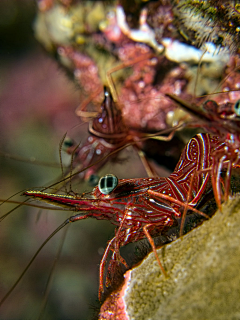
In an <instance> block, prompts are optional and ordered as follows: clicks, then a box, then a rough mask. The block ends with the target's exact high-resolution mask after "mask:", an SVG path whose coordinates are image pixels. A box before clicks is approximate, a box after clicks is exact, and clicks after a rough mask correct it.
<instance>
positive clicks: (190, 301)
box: [124, 196, 240, 320]
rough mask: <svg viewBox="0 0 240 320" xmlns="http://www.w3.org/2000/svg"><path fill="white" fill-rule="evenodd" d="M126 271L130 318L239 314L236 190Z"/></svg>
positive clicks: (239, 220)
mask: <svg viewBox="0 0 240 320" xmlns="http://www.w3.org/2000/svg"><path fill="white" fill-rule="evenodd" d="M158 255H159V257H160V259H161V262H162V263H163V265H164V268H165V269H166V271H167V274H168V277H167V278H166V277H164V276H163V275H162V274H161V271H160V268H159V266H158V264H157V261H156V259H155V256H154V254H153V253H151V254H149V256H148V257H147V258H146V259H145V260H144V261H143V262H142V263H141V264H140V265H139V266H138V267H136V268H134V269H132V270H130V271H128V272H129V273H130V277H129V278H130V280H129V281H128V286H127V290H126V291H125V296H124V300H125V304H126V309H127V314H128V316H129V319H131V320H133V319H134V320H140V319H142V320H150V319H151V320H160V319H171V320H173V319H177V320H181V319H184V320H186V319H191V320H195V319H196V320H198V319H199V320H203V319H206V320H207V319H211V320H214V319H216V320H221V319H222V320H225V319H240V274H239V269H240V196H236V197H234V198H233V199H231V200H229V201H228V202H227V203H226V204H224V205H223V207H222V212H220V211H219V210H218V211H217V212H216V214H215V215H214V216H213V217H212V218H211V219H210V220H209V221H206V222H204V223H203V224H202V225H201V226H200V227H198V228H196V229H194V230H193V231H191V232H189V233H188V234H187V235H185V236H184V237H182V238H181V239H178V240H176V241H175V242H172V243H171V244H168V245H166V246H164V247H162V248H160V249H158Z"/></svg>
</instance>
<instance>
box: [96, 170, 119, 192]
mask: <svg viewBox="0 0 240 320" xmlns="http://www.w3.org/2000/svg"><path fill="white" fill-rule="evenodd" d="M117 185H118V178H117V177H116V176H114V175H113V174H106V175H105V176H104V177H102V178H101V179H100V180H99V182H98V188H99V190H100V191H101V192H102V193H103V194H110V193H111V192H112V191H113V190H114V189H115V188H116V187H117Z"/></svg>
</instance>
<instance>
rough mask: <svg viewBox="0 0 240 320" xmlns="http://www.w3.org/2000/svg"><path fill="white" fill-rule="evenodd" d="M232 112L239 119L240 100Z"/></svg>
mask: <svg viewBox="0 0 240 320" xmlns="http://www.w3.org/2000/svg"><path fill="white" fill-rule="evenodd" d="M234 112H235V113H236V115H237V116H238V117H240V99H239V100H238V101H237V102H236V103H235V105H234Z"/></svg>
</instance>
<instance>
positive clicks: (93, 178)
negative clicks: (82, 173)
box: [88, 174, 99, 187]
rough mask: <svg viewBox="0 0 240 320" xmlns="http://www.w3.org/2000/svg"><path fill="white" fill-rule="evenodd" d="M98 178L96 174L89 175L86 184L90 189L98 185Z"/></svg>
mask: <svg viewBox="0 0 240 320" xmlns="http://www.w3.org/2000/svg"><path fill="white" fill-rule="evenodd" d="M98 181H99V176H97V175H96V174H91V176H90V177H89V179H88V183H89V185H90V186H91V187H95V186H96V185H97V184H98Z"/></svg>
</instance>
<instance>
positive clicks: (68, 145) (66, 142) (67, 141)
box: [62, 138, 75, 151]
mask: <svg viewBox="0 0 240 320" xmlns="http://www.w3.org/2000/svg"><path fill="white" fill-rule="evenodd" d="M74 144H75V143H74V141H73V140H72V139H71V138H66V139H65V140H64V141H63V145H62V148H63V151H66V150H67V149H68V148H71V147H72V146H73V145H74Z"/></svg>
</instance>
